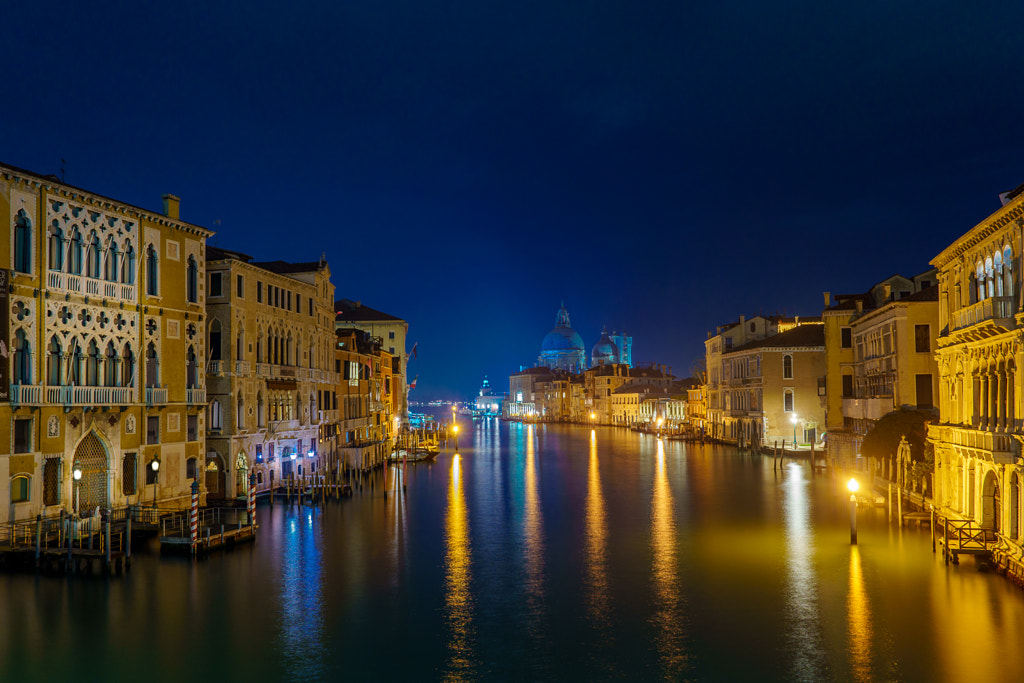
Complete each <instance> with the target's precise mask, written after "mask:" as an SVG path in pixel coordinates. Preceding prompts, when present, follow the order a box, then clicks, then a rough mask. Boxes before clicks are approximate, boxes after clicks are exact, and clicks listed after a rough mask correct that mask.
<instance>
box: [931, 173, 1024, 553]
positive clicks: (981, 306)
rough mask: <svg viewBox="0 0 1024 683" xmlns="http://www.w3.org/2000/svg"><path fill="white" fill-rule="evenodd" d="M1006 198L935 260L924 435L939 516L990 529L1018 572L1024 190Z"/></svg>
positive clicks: (1023, 538)
mask: <svg viewBox="0 0 1024 683" xmlns="http://www.w3.org/2000/svg"><path fill="white" fill-rule="evenodd" d="M1002 198H1003V202H1004V204H1003V206H1002V207H1001V208H1000V209H998V210H997V211H996V212H995V213H993V214H992V215H990V216H989V217H988V218H986V219H985V220H983V221H981V222H980V223H978V224H977V225H976V226H974V227H973V228H971V229H970V230H969V231H968V232H967V233H966V234H964V235H963V236H962V237H960V238H959V239H957V240H956V241H955V242H953V243H952V244H951V245H950V246H948V247H947V248H946V249H944V250H943V251H942V252H941V253H940V254H939V255H938V256H936V257H935V258H934V259H933V260H932V262H931V263H932V265H933V266H935V267H936V268H938V271H939V276H938V280H939V320H938V327H939V334H938V339H937V340H936V341H937V361H938V370H939V383H938V385H939V414H940V419H939V422H938V423H937V424H933V425H930V426H929V429H928V438H929V441H930V442H931V443H932V444H933V446H934V448H935V482H934V494H933V500H934V501H935V504H936V506H937V507H938V508H939V509H940V512H941V514H943V515H948V516H950V517H953V518H960V519H966V520H970V521H971V522H973V523H974V524H976V525H979V526H981V527H983V528H985V529H988V530H989V531H990V532H991V533H992V534H993V535H994V537H995V539H996V552H995V554H994V557H995V559H996V561H997V563H999V564H1001V565H1004V566H1005V565H1010V564H1015V565H1017V567H1018V569H1019V567H1020V564H1021V562H1022V557H1024V552H1022V542H1024V533H1022V531H1024V525H1022V522H1024V519H1022V515H1021V488H1022V485H1024V468H1022V466H1021V464H1020V463H1021V441H1022V440H1024V428H1022V417H1024V411H1022V409H1021V397H1022V396H1024V386H1022V381H1021V376H1022V374H1021V373H1020V372H1018V368H1019V367H1020V366H1021V364H1022V363H1024V357H1022V349H1024V308H1022V301H1021V296H1022V294H1024V288H1022V287H1021V270H1022V269H1021V253H1022V250H1024V235H1022V232H1024V186H1022V187H1019V188H1017V189H1016V190H1014V191H1012V192H1010V193H1007V194H1006V195H1003V197H1002Z"/></svg>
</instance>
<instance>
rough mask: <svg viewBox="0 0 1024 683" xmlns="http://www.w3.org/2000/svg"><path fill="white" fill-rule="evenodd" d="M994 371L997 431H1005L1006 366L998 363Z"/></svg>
mask: <svg viewBox="0 0 1024 683" xmlns="http://www.w3.org/2000/svg"><path fill="white" fill-rule="evenodd" d="M997 367H998V369H997V371H996V378H997V379H998V388H997V389H996V420H997V425H996V426H997V427H998V429H999V431H1001V432H1005V431H1006V366H1005V365H999V366H997Z"/></svg>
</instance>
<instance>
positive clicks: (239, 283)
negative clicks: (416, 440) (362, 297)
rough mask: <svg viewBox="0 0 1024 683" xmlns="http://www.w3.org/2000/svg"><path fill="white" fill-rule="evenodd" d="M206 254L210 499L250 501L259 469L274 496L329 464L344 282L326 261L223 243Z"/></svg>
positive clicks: (261, 483) (262, 484)
mask: <svg viewBox="0 0 1024 683" xmlns="http://www.w3.org/2000/svg"><path fill="white" fill-rule="evenodd" d="M206 258H207V264H208V267H207V273H206V292H207V297H206V311H207V316H208V318H207V320H208V325H207V344H206V349H207V351H206V358H207V363H206V381H207V385H208V387H209V396H208V398H209V408H208V415H209V417H208V420H207V424H208V431H207V450H206V454H205V455H206V458H205V463H203V467H202V469H203V472H204V474H203V475H202V476H203V477H204V480H205V482H206V487H207V491H208V499H211V500H212V499H222V498H243V497H244V496H245V495H246V491H247V489H248V475H249V473H250V472H254V473H255V474H256V486H257V489H258V490H266V489H269V488H271V487H272V486H274V485H275V483H279V482H280V481H281V479H282V478H285V479H287V478H288V477H290V476H292V475H293V474H294V475H295V476H303V475H309V474H313V473H314V472H315V471H317V470H322V468H323V460H322V456H326V455H327V454H322V453H321V452H320V449H319V448H318V443H317V442H318V437H319V435H320V426H321V424H322V423H323V422H324V421H325V420H327V419H328V416H329V411H330V410H331V408H330V406H329V405H328V404H329V403H330V402H331V401H332V396H331V394H332V392H333V390H334V387H335V385H336V383H337V380H336V377H337V375H336V373H335V371H334V357H333V349H334V306H333V304H334V285H332V284H331V280H330V275H331V273H330V268H329V267H328V265H327V263H326V261H322V260H321V261H313V262H307V263H286V262H284V261H270V262H254V261H253V259H252V257H251V256H248V255H246V254H243V253H241V252H238V251H230V250H227V249H219V248H217V247H213V246H208V247H207V248H206ZM311 454H312V457H311ZM293 455H294V456H295V457H294V458H293V457H292V456H293Z"/></svg>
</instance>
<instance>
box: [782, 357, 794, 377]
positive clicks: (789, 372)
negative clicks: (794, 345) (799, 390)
mask: <svg viewBox="0 0 1024 683" xmlns="http://www.w3.org/2000/svg"><path fill="white" fill-rule="evenodd" d="M782 379H793V356H790V355H789V354H786V355H785V356H783V357H782Z"/></svg>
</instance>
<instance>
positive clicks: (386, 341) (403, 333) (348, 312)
mask: <svg viewBox="0 0 1024 683" xmlns="http://www.w3.org/2000/svg"><path fill="white" fill-rule="evenodd" d="M334 307H335V308H334V310H335V312H336V314H337V317H336V318H335V322H334V324H335V328H336V329H339V330H352V329H355V330H363V331H364V332H367V333H368V334H369V335H370V336H371V337H379V338H380V339H381V350H383V351H387V352H388V353H389V354H391V357H392V358H394V359H396V360H395V362H394V364H393V366H392V370H393V375H392V377H393V379H392V382H393V383H394V384H395V393H394V394H393V401H394V406H395V413H394V414H395V415H396V416H398V418H399V420H400V421H401V422H402V423H403V424H405V423H408V421H409V387H408V384H407V382H408V374H407V372H408V364H409V356H408V354H407V353H406V350H405V342H406V338H407V337H408V335H409V323H407V322H406V321H405V320H402V319H401V318H396V317H395V316H393V315H391V314H390V313H384V312H383V311H378V310H376V309H374V308H370V307H369V306H366V305H364V304H363V302H361V301H352V300H351V299H340V300H338V301H336V302H335V304H334Z"/></svg>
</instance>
